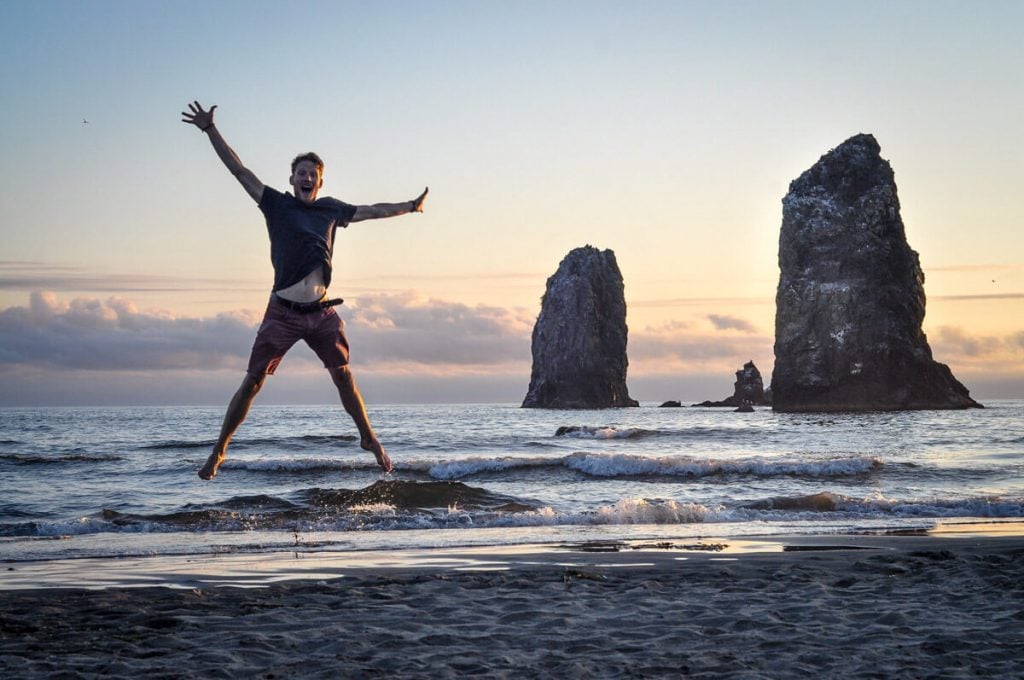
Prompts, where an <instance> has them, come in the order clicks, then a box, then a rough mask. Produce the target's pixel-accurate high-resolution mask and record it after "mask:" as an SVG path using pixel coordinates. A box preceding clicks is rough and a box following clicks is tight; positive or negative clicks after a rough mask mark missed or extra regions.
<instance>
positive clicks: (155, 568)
mask: <svg viewBox="0 0 1024 680" xmlns="http://www.w3.org/2000/svg"><path fill="white" fill-rule="evenodd" d="M923 539H927V541H929V542H930V544H931V545H937V544H938V543H945V542H946V541H964V540H972V539H973V540H977V541H982V542H984V541H991V540H997V539H1003V540H1012V539H1019V540H1020V541H1021V542H1022V543H1024V521H999V520H993V521H969V522H956V521H952V522H940V523H939V524H938V525H936V526H935V527H932V528H930V529H926V530H910V531H905V532H904V531H882V532H877V533H876V532H860V533H837V534H790V535H764V536H758V535H750V536H738V537H713V536H711V537H706V536H705V537H700V538H685V539H647V540H644V539H633V538H628V539H609V540H600V541H594V542H589V543H573V542H557V543H554V542H544V543H539V542H525V543H516V544H507V545H505V544H502V545H487V544H484V545H464V546H458V545H457V546H452V547H431V548H397V549H387V548H384V549H355V550H352V549H348V550H333V549H323V550H317V549H313V550H310V549H307V548H305V547H304V548H303V549H302V550H289V549H276V550H272V551H266V552H262V551H254V552H246V551H239V552H198V553H185V554H169V555H129V556H115V557H72V558H62V559H40V560H25V561H0V592H7V591H12V590H20V591H23V590H43V589H88V590H94V589H105V588H147V587H167V588H178V589H188V588H213V587H247V588H259V587H270V586H272V585H274V584H278V583H284V582H289V581H311V580H314V581H325V580H331V579H339V578H358V577H365V576H372V575H375V574H379V573H382V572H383V573H403V572H412V573H420V572H430V571H439V572H445V571H451V572H463V571H512V570H523V569H551V568H594V567H600V568H639V567H649V568H657V569H671V568H673V566H674V565H676V564H677V563H679V562H683V561H700V560H712V561H714V560H726V559H752V558H761V559H763V558H764V557H765V556H770V555H776V556H777V555H780V554H785V555H795V554H798V553H801V552H829V551H869V552H870V551H896V552H899V551H907V550H910V549H912V546H913V545H915V544H916V543H918V542H920V541H922V540H923ZM956 547H958V548H963V547H964V546H962V545H957V546H956ZM930 549H931V548H930Z"/></svg>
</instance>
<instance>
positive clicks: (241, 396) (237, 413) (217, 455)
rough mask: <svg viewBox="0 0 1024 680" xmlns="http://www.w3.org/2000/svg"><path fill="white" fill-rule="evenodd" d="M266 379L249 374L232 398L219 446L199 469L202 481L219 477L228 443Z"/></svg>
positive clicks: (221, 430) (221, 428) (214, 448)
mask: <svg viewBox="0 0 1024 680" xmlns="http://www.w3.org/2000/svg"><path fill="white" fill-rule="evenodd" d="M266 379H267V376H265V375H262V376H259V377H256V376H252V375H250V374H248V373H246V374H245V378H244V379H243V380H242V384H241V386H240V387H239V388H238V390H237V391H236V392H235V396H233V397H231V403H229V404H228V410H227V413H225V414H224V424H223V425H221V427H220V437H218V438H217V444H216V445H214V447H213V453H211V454H210V457H209V458H207V459H206V464H205V465H203V467H201V468H200V469H199V477H200V478H201V479H207V480H209V479H213V478H214V477H216V476H217V470H218V468H220V464H221V463H223V462H224V459H225V458H226V455H225V454H226V452H227V450H228V443H230V442H231V438H232V437H233V436H234V435H235V430H237V429H238V427H239V425H241V424H242V422H243V421H244V420H245V416H246V415H248V413H249V407H250V406H252V400H253V399H255V398H256V394H257V393H258V392H259V391H260V388H261V387H263V381H264V380H266Z"/></svg>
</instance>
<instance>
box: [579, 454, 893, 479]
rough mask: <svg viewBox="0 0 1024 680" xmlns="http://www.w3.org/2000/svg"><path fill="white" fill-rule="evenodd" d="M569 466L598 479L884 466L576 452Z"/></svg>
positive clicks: (861, 459)
mask: <svg viewBox="0 0 1024 680" xmlns="http://www.w3.org/2000/svg"><path fill="white" fill-rule="evenodd" d="M565 464H566V466H567V467H569V468H572V469H573V470H578V471H579V472H584V473H586V474H588V475H593V476H595V477H618V476H629V475H671V476H681V477H707V476H709V475H725V474H739V475H753V476H757V477H773V476H777V475H803V476H810V477H833V476H841V475H856V474H863V473H865V472H870V471H871V470H874V469H875V468H878V467H881V466H882V465H883V462H882V459H881V458H878V457H876V456H848V457H841V458H833V459H828V460H822V461H806V460H792V459H783V460H779V459H774V458H756V457H755V458H740V459H735V460H716V459H711V458H691V457H687V456H640V455H635V454H606V453H574V454H573V455H571V456H569V457H567V458H566V459H565Z"/></svg>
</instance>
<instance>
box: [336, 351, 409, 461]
mask: <svg viewBox="0 0 1024 680" xmlns="http://www.w3.org/2000/svg"><path fill="white" fill-rule="evenodd" d="M328 370H329V371H330V374H331V379H332V380H333V381H334V386H335V387H337V388H338V395H339V396H340V397H341V404H342V406H344V407H345V410H346V411H347V412H348V414H349V415H350V416H352V420H353V421H355V424H356V427H357V428H359V446H361V447H362V448H363V449H364V450H366V451H369V452H371V453H372V454H373V455H374V457H376V459H377V465H380V468H381V469H382V470H384V472H391V471H392V470H393V469H394V466H393V465H392V464H391V458H389V457H388V454H387V452H386V451H385V450H384V447H383V446H381V443H380V441H379V440H378V439H377V435H376V434H374V432H373V427H371V426H370V417H369V416H368V415H366V405H365V404H364V403H363V396H362V395H361V394H359V389H358V388H357V387H356V381H355V378H353V377H352V371H350V370H349V368H348V366H341V367H339V368H331V369H328Z"/></svg>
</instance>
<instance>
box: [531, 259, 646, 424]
mask: <svg viewBox="0 0 1024 680" xmlns="http://www.w3.org/2000/svg"><path fill="white" fill-rule="evenodd" d="M626 334H627V328H626V299H625V295H624V293H623V284H622V274H621V273H620V272H619V265H618V263H617V262H616V261H615V253H613V252H612V251H611V250H604V251H601V250H598V249H597V248H594V247H592V246H585V247H583V248H576V249H575V250H573V251H572V252H570V253H569V254H568V255H566V256H565V259H564V260H562V262H561V264H559V265H558V271H556V272H555V273H554V275H552V276H551V278H549V279H548V283H547V290H546V291H545V293H544V297H543V299H542V300H541V310H540V316H538V317H537V323H536V325H535V326H534V327H533V371H532V373H531V375H530V388H529V390H528V391H527V394H526V399H524V400H523V407H524V408H570V409H583V408H610V407H617V406H638V405H639V404H638V403H637V402H636V401H635V400H634V399H631V398H630V396H629V391H628V390H627V389H626V367H627V365H628V363H629V362H628V361H627V359H626Z"/></svg>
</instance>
